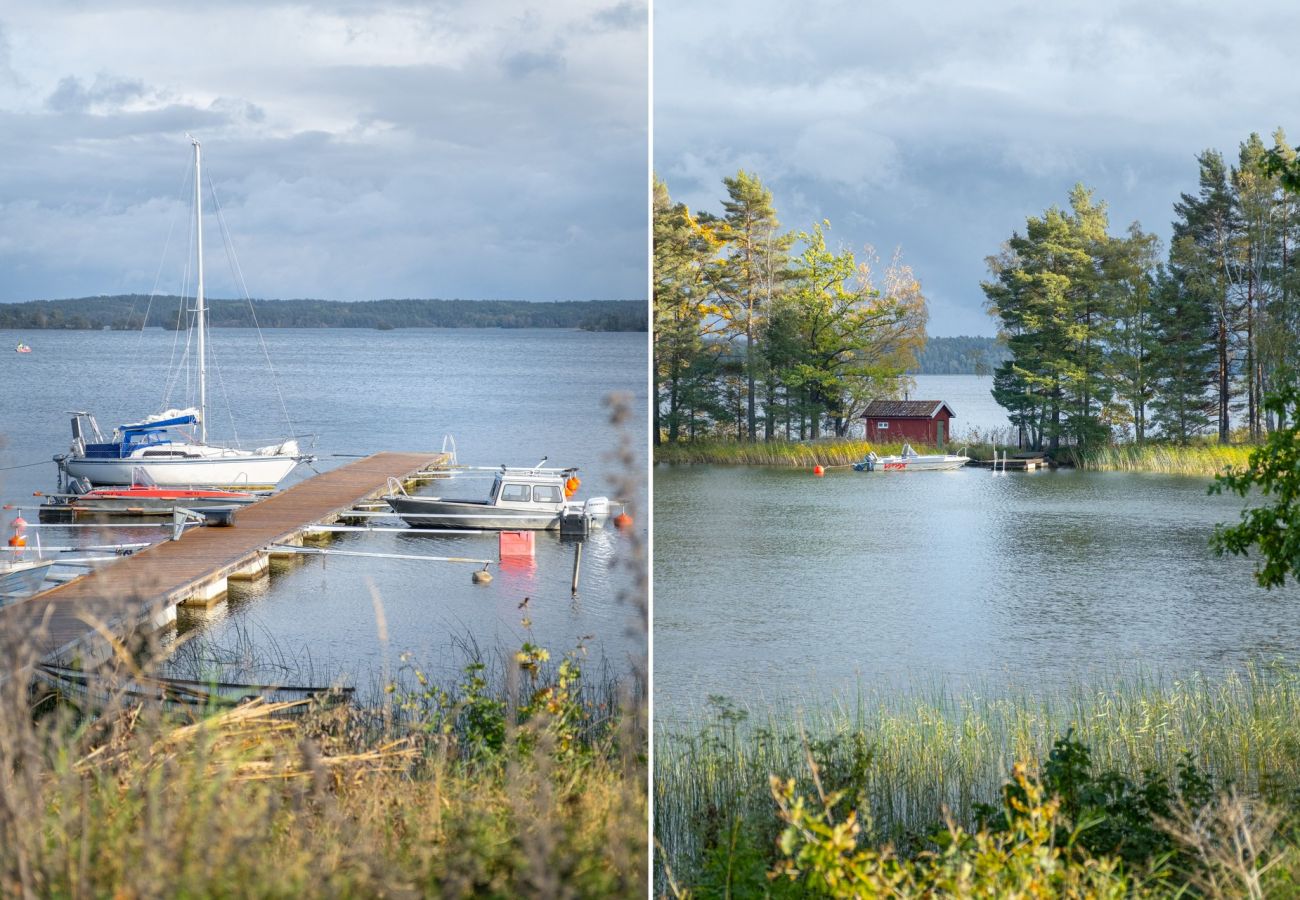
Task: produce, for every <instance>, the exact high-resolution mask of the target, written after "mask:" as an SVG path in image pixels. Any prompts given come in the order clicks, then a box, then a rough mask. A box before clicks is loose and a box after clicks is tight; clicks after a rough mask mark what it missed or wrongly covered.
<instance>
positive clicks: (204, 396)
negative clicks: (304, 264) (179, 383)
mask: <svg viewBox="0 0 1300 900" xmlns="http://www.w3.org/2000/svg"><path fill="white" fill-rule="evenodd" d="M190 141H191V142H192V143H193V144H194V221H195V239H196V243H197V246H198V251H199V263H198V276H199V285H198V291H197V293H196V297H197V302H196V303H195V308H194V313H195V315H196V316H198V323H197V324H198V328H199V341H198V344H199V347H198V350H199V443H202V444H206V443H207V442H208V358H207V347H206V346H205V342H206V338H207V330H208V323H207V310H206V309H205V308H204V305H203V170H202V165H201V163H200V160H199V142H198V141H197V140H195V139H194V138H193V137H191V138H190Z"/></svg>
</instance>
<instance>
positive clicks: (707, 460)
mask: <svg viewBox="0 0 1300 900" xmlns="http://www.w3.org/2000/svg"><path fill="white" fill-rule="evenodd" d="M912 446H913V448H914V449H915V450H916V452H918V453H934V452H939V451H936V450H934V449H933V448H927V447H925V446H924V445H922V444H918V443H913V445H912ZM902 448H903V445H902V443H901V442H900V443H896V444H882V443H875V442H872V441H864V440H854V439H849V438H842V439H841V438H835V439H828V440H823V441H769V442H767V443H763V442H754V443H748V442H746V441H691V442H689V443H678V444H660V445H659V446H658V447H655V450H654V457H655V462H657V463H668V464H673V465H734V466H786V467H789V468H812V467H813V466H816V465H822V466H848V465H851V464H853V463H855V462H858V461H859V460H861V459H862V458H863V457H864V456H866V455H867V454H868V453H870V452H871V451H872V450H874V451H875V452H876V453H877V454H879V455H880V456H887V455H889V454H892V453H899V452H901V450H902Z"/></svg>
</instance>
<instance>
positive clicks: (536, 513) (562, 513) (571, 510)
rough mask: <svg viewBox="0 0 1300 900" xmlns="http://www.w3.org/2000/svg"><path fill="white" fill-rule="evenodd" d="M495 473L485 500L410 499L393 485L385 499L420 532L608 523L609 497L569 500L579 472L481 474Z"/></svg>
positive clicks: (507, 470) (511, 470) (508, 469)
mask: <svg viewBox="0 0 1300 900" xmlns="http://www.w3.org/2000/svg"><path fill="white" fill-rule="evenodd" d="M478 471H491V472H493V473H494V477H493V480H492V487H491V489H490V490H489V491H488V496H487V498H486V499H482V500H479V499H455V498H450V497H423V496H415V497H412V496H410V495H409V494H407V493H406V491H405V490H403V489H402V488H401V485H395V489H394V490H392V491H391V492H390V493H389V494H388V495H387V496H386V497H384V498H383V499H384V502H386V503H387V504H388V505H389V506H390V507H392V509H393V512H395V513H397V514H398V515H399V516H401V517H402V519H403V520H404V521H405V522H406V524H408V525H411V526H412V527H416V528H464V529H485V530H490V531H517V530H518V531H545V530H555V529H558V528H560V524H561V520H562V519H566V518H569V517H574V518H577V519H579V520H580V521H581V520H585V523H586V524H587V525H589V526H590V527H593V528H601V527H604V525H605V523H606V521H608V520H609V512H610V506H611V504H610V501H609V498H607V497H591V498H589V499H587V500H570V499H569V497H570V496H572V494H573V493H574V492H575V491H576V490H577V488H578V486H579V483H578V478H577V472H578V470H577V469H543V468H532V469H524V468H511V467H509V466H501V467H500V468H498V469H487V470H483V469H480V470H478Z"/></svg>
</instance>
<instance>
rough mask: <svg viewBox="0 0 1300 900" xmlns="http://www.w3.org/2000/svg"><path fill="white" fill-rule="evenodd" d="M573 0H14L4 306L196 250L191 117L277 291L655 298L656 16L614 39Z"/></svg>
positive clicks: (256, 268)
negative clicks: (31, 7) (651, 233)
mask: <svg viewBox="0 0 1300 900" xmlns="http://www.w3.org/2000/svg"><path fill="white" fill-rule="evenodd" d="M571 7H572V8H570V5H569V4H566V5H565V6H564V8H563V9H558V8H557V9H550V8H546V7H543V8H540V9H537V8H531V7H529V6H527V5H526V3H524V2H522V0H520V2H514V0H503V2H501V3H499V4H493V8H492V9H486V8H484V7H483V6H482V5H480V4H475V3H469V2H465V3H426V2H411V3H384V4H382V5H373V4H357V3H351V4H349V3H337V4H326V3H313V4H312V5H311V6H309V7H303V6H300V5H291V4H275V5H266V4H261V3H251V2H250V3H248V4H234V5H231V4H225V5H223V6H222V8H221V10H212V9H211V8H210V7H209V6H204V5H200V4H187V5H177V4H173V3H153V4H149V3H134V2H128V0H113V2H110V3H96V4H93V5H92V4H87V5H83V6H80V7H59V8H57V12H56V13H55V14H44V13H43V14H41V15H37V14H36V13H35V12H32V13H30V14H18V13H6V14H5V21H4V23H3V31H0V47H3V46H4V44H3V40H2V39H3V38H4V36H5V35H6V34H7V35H10V36H12V37H14V38H15V40H14V41H13V42H12V43H13V46H14V47H15V48H17V49H16V50H15V53H16V54H17V59H16V63H17V65H18V66H19V67H20V68H21V70H22V71H23V72H24V73H25V75H26V76H27V79H26V82H25V83H24V84H23V85H16V86H6V85H5V84H4V80H3V78H0V155H3V157H4V158H5V160H6V165H5V166H4V167H2V168H0V216H4V219H5V221H6V228H5V229H4V230H3V232H2V233H0V300H17V299H27V298H32V297H59V296H73V295H81V294H95V293H116V292H119V291H147V290H149V289H150V288H151V287H152V284H153V281H154V279H155V277H156V273H157V272H158V271H159V270H160V268H161V269H162V270H163V271H164V272H165V273H170V272H171V271H172V270H173V269H177V270H178V268H179V267H175V266H167V265H163V266H161V267H160V256H161V253H162V246H163V244H164V243H165V242H166V240H167V235H168V233H169V231H170V232H171V233H172V240H171V247H172V249H173V250H175V249H177V248H178V247H182V245H183V244H184V240H183V239H181V238H178V237H177V235H178V234H179V235H182V236H183V234H184V228H185V226H184V214H183V209H184V206H185V203H186V202H187V197H186V193H185V189H184V177H185V173H186V171H187V168H188V165H189V163H188V158H189V147H188V142H187V140H186V139H185V137H184V135H185V133H186V132H191V133H194V134H196V135H198V136H199V137H200V138H201V139H202V140H203V141H204V148H205V151H204V152H205V157H204V158H205V175H207V176H209V177H210V178H211V179H212V180H213V181H214V183H215V186H216V189H217V192H218V196H219V197H220V200H221V204H222V208H223V213H224V217H225V219H226V220H227V222H228V223H229V227H230V229H231V232H232V236H233V241H234V244H235V246H236V248H237V249H238V251H239V261H240V264H241V267H242V269H243V272H244V275H245V277H246V279H247V281H248V288H249V290H250V292H252V293H253V294H254V295H255V296H268V297H302V296H314V297H327V298H337V299H353V298H358V299H364V298H372V297H381V296H383V297H403V296H442V297H453V296H456V297H517V298H525V299H565V298H582V297H644V296H645V286H646V282H647V273H646V223H645V210H646V202H647V201H646V196H645V172H646V167H647V156H646V154H647V134H646V121H647V116H648V109H647V106H646V103H647V101H646V96H647V84H646V77H647V76H646V69H647V60H646V58H645V52H646V46H647V37H646V31H645V22H644V18H643V20H642V22H641V24H640V26H639V28H638V27H637V25H636V24H635V23H634V22H631V21H629V22H628V23H627V27H626V28H622V29H618V28H612V27H608V28H605V29H604V30H603V31H601V32H600V33H599V34H596V35H595V37H592V33H591V23H592V22H593V21H594V20H599V19H600V17H601V15H602V14H603V13H605V12H607V11H608V9H609V6H608V4H607V3H602V2H599V0H577V2H574V3H573V4H572V5H571ZM615 18H617V17H615ZM145 22H148V23H149V25H150V28H148V29H145V28H143V27H141V26H142V23H145ZM183 32H188V33H191V34H197V35H200V39H199V42H198V44H197V46H192V47H191V48H190V49H188V50H180V49H173V48H174V46H175V45H178V44H180V35H181V34H182V33H183ZM579 33H581V34H582V35H583V37H582V39H581V40H574V41H573V42H572V43H570V42H569V41H568V38H569V36H570V35H575V34H579ZM146 35H147V36H146ZM2 62H3V57H2V56H0V63H2ZM214 240H215V233H214ZM182 249H183V247H182ZM211 250H212V247H211V246H210V251H211ZM210 255H211V252H210ZM209 265H210V269H211V272H210V276H209V277H210V279H211V280H212V282H213V284H212V287H211V288H210V290H211V291H212V292H213V293H214V294H217V295H227V294H229V293H231V292H233V291H234V290H235V284H234V279H233V278H232V277H231V275H230V273H229V272H228V271H226V270H225V269H224V266H223V265H222V264H220V263H219V261H218V263H216V264H214V263H213V262H211V261H210V263H209ZM167 277H169V278H170V277H171V276H170V275H167ZM175 287H176V285H174V284H170V283H165V284H164V285H163V289H166V290H172V289H175Z"/></svg>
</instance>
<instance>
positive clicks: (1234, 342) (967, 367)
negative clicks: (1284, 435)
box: [654, 129, 1300, 471]
mask: <svg viewBox="0 0 1300 900" xmlns="http://www.w3.org/2000/svg"><path fill="white" fill-rule="evenodd" d="M1196 159H1197V163H1198V167H1199V179H1198V181H1199V185H1198V189H1197V190H1196V191H1195V192H1192V191H1188V192H1185V193H1183V194H1181V196H1179V197H1176V198H1174V197H1171V198H1170V200H1171V211H1172V214H1173V235H1172V240H1171V241H1170V242H1169V245H1168V247H1165V246H1164V245H1163V243H1162V242H1161V241H1160V239H1159V238H1158V237H1157V236H1156V235H1154V234H1152V233H1151V232H1148V231H1146V230H1144V228H1143V226H1142V224H1141V223H1139V222H1133V223H1131V224H1130V225H1128V226H1127V227H1126V228H1124V229H1123V230H1122V231H1119V233H1115V232H1114V231H1113V230H1112V226H1111V224H1110V221H1109V217H1108V214H1107V209H1106V204H1105V202H1104V201H1103V200H1102V199H1101V198H1099V197H1096V196H1095V195H1094V193H1093V192H1092V191H1091V190H1089V189H1088V188H1087V187H1086V186H1084V185H1082V184H1079V185H1076V186H1075V188H1074V189H1073V190H1072V191H1071V192H1070V193H1069V195H1068V197H1067V198H1065V203H1064V204H1061V205H1053V206H1051V207H1049V208H1048V209H1047V210H1046V211H1044V212H1043V213H1041V214H1039V215H1029V216H1027V217H1026V220H1025V224H1024V227H1023V230H1019V231H1015V232H1013V233H1012V234H1011V235H1010V236H1009V238H1008V239H1007V240H1006V241H1005V242H1004V243H1003V244H1002V246H1001V247H1000V248H990V250H991V251H992V253H991V255H990V256H989V257H988V258H987V260H986V262H987V265H988V269H989V275H990V277H989V278H988V280H986V281H984V282H983V283H981V285H980V287H981V289H982V290H983V292H984V295H985V308H986V309H987V311H988V312H989V314H990V316H992V317H993V319H994V320H995V322H996V325H997V329H998V338H997V339H991V338H969V337H956V338H935V339H932V340H929V341H927V336H926V329H925V326H926V320H927V317H928V313H927V309H926V302H925V297H924V294H923V293H922V289H921V285H920V280H919V278H917V277H916V276H914V274H913V273H912V271H911V269H910V268H909V267H908V266H906V265H905V264H903V262H902V260H901V257H900V256H899V255H897V254H895V256H894V258H893V259H892V260H890V261H889V262H888V263H887V264H883V265H882V264H881V262H880V261H879V260H876V259H875V258H874V255H873V254H872V253H871V251H870V248H868V250H867V252H866V253H859V254H857V255H856V256H855V254H854V252H853V251H851V250H848V249H846V248H840V249H838V250H837V249H831V248H830V247H829V246H828V239H827V237H828V232H829V229H830V227H831V225H830V223H829V222H825V221H823V222H819V223H815V224H813V225H812V227H811V228H809V229H807V230H799V231H785V230H783V229H782V228H781V225H780V223H779V222H778V220H777V216H776V208H775V204H774V202H773V198H772V193H771V191H770V190H769V189H768V188H767V187H766V186H765V185H764V184H763V183H762V181H761V180H760V179H759V178H758V176H757V175H754V174H752V173H749V172H744V171H741V172H738V173H737V174H736V176H735V177H732V178H725V179H723V182H724V185H725V187H726V197H725V199H724V200H723V201H722V209H721V213H720V214H715V213H712V212H708V211H699V210H690V209H688V208H687V207H686V206H685V205H684V204H682V203H675V202H673V201H672V199H671V198H670V196H669V192H668V188H667V185H665V184H664V183H663V182H659V183H658V184H656V187H655V216H654V252H655V261H654V306H655V340H654V344H655V366H654V373H655V397H656V402H655V412H656V422H655V428H654V434H655V438H656V443H659V444H668V445H677V444H679V443H693V442H716V441H724V442H726V441H732V442H741V443H754V442H764V443H770V442H781V441H790V440H804V439H809V438H811V439H816V438H819V437H820V436H821V435H822V434H823V433H825V432H827V431H829V432H831V433H833V434H835V435H836V436H839V437H844V436H846V435H847V433H848V430H849V428H850V427H851V426H852V424H853V423H854V422H855V420H857V419H858V418H860V416H861V413H862V410H863V409H864V408H865V405H866V403H867V402H869V401H870V400H871V399H872V398H888V397H894V396H901V395H902V394H903V392H904V390H905V389H906V388H907V386H908V382H907V376H908V375H911V374H990V375H992V376H993V396H994V398H995V399H996V400H997V402H998V403H999V404H1000V405H1001V406H1002V407H1004V408H1005V409H1006V411H1007V416H1008V418H1009V420H1010V421H1011V423H1012V425H1013V426H1014V427H1015V429H1016V431H1017V432H1018V435H1017V437H1016V439H1015V440H1014V443H1015V444H1017V445H1019V446H1021V447H1024V448H1030V449H1034V450H1048V451H1050V452H1052V453H1053V454H1056V453H1057V452H1058V451H1059V452H1060V453H1061V455H1062V456H1068V457H1070V458H1072V459H1075V460H1083V461H1087V460H1090V459H1093V458H1094V457H1098V455H1099V454H1107V453H1109V452H1110V451H1111V450H1112V449H1114V448H1117V447H1118V448H1122V449H1124V450H1126V451H1127V450H1128V449H1131V448H1137V449H1139V450H1141V449H1142V448H1143V447H1144V446H1146V445H1149V444H1161V445H1165V446H1177V447H1187V446H1188V445H1194V444H1197V445H1198V444H1202V443H1205V442H1213V443H1215V444H1217V445H1220V446H1224V445H1229V444H1247V445H1250V444H1257V443H1259V442H1260V441H1261V440H1263V439H1264V438H1265V437H1266V436H1267V435H1268V434H1269V433H1270V432H1271V431H1273V430H1275V429H1277V428H1280V427H1282V426H1283V425H1284V424H1285V419H1284V418H1282V417H1280V416H1278V415H1276V414H1274V413H1271V412H1270V411H1269V409H1268V407H1267V405H1266V403H1265V399H1266V397H1268V396H1269V395H1271V394H1274V393H1276V392H1277V391H1279V390H1280V389H1283V388H1285V387H1287V386H1289V385H1290V384H1291V383H1292V382H1293V380H1294V378H1295V375H1294V373H1295V372H1296V370H1297V367H1298V366H1300V353H1298V352H1297V348H1300V270H1298V269H1297V266H1296V248H1297V247H1298V246H1300V194H1297V191H1296V188H1297V185H1296V184H1295V183H1294V182H1295V181H1297V179H1296V178H1295V172H1296V171H1297V166H1298V165H1300V164H1298V163H1297V156H1296V151H1295V150H1294V149H1292V148H1291V147H1290V146H1289V145H1288V144H1287V142H1286V137H1285V135H1284V133H1283V132H1282V131H1281V129H1279V130H1277V131H1276V132H1275V133H1274V134H1273V146H1272V147H1271V148H1270V147H1268V146H1267V145H1266V144H1265V142H1264V141H1263V140H1262V139H1261V137H1260V136H1259V135H1258V134H1251V135H1250V136H1249V137H1248V138H1247V139H1246V140H1244V141H1242V143H1241V144H1240V146H1239V148H1238V152H1237V154H1236V160H1235V163H1234V162H1231V161H1230V160H1229V159H1228V158H1226V157H1225V155H1224V154H1223V153H1222V152H1220V151H1218V150H1213V149H1210V150H1205V151H1202V152H1201V153H1200V154H1198V155H1197V156H1196ZM1189 187H1190V185H1189ZM1226 459H1227V458H1226V457H1214V458H1213V459H1211V460H1209V461H1208V462H1206V463H1205V464H1204V465H1206V466H1210V467H1211V468H1210V471H1217V469H1218V468H1220V467H1221V464H1222V463H1223V462H1225V460H1226ZM1228 461H1233V460H1228ZM1198 465H1201V464H1200V463H1198Z"/></svg>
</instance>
